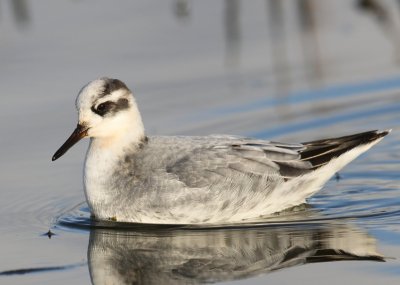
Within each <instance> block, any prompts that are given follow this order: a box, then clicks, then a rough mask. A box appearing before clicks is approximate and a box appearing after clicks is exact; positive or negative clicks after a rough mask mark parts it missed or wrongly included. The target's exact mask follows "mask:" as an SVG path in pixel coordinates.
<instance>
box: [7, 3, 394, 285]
mask: <svg viewBox="0 0 400 285" xmlns="http://www.w3.org/2000/svg"><path fill="white" fill-rule="evenodd" d="M283 2H284V3H285V4H278V3H283ZM300 2H301V1H292V2H287V3H286V2H285V1H281V2H278V1H273V0H271V1H248V2H245V1H185V0H177V1H156V2H153V3H150V2H148V1H134V2H124V3H122V2H121V3H118V5H115V3H110V2H109V1H98V2H96V5H93V3H90V2H89V1H67V0H66V1H58V2H57V3H55V2H53V1H41V2H27V1H9V2H4V3H2V7H1V11H2V12H4V13H3V14H4V17H3V14H2V22H1V23H0V33H2V35H3V40H2V43H1V45H0V62H1V65H0V73H1V76H0V86H1V93H0V94H1V96H2V106H3V108H2V112H0V129H1V130H2V136H0V146H1V150H2V152H1V155H2V159H1V162H0V170H1V171H0V181H1V185H2V186H1V191H0V197H1V198H0V256H1V257H2V258H0V283H1V284H3V283H4V284H54V283H58V284H91V283H92V284H132V283H134V284H197V283H204V282H206V283H209V282H221V283H224V284H229V283H231V282H233V281H235V284H241V283H242V284H266V283H268V284H269V283H271V284H288V283H294V282H296V283H301V284H303V283H304V284H320V283H321V280H323V282H324V284H325V283H326V284H338V283H342V284H350V283H352V284H363V285H365V284H377V283H378V282H379V283H384V284H398V280H399V278H400V270H399V268H400V264H399V260H400V222H399V217H400V184H399V177H400V176H399V171H400V143H399V142H400V129H399V127H398V125H399V123H400V112H399V111H400V68H399V66H398V61H397V56H398V55H397V48H398V47H397V46H396V42H397V41H396V39H397V38H396V37H397V34H400V33H396V31H397V30H396V29H397V27H396V25H395V24H393V23H394V22H393V21H392V20H390V21H388V23H392V24H390V25H393V26H392V27H391V28H390V29H388V30H385V29H387V27H388V26H387V25H386V26H385V25H384V26H381V24H380V22H378V21H376V20H375V18H374V16H373V15H374V14H373V12H372V13H370V12H368V13H366V12H365V10H357V9H356V7H357V6H355V5H353V4H352V3H350V2H349V1H330V2H328V1H325V2H323V3H322V2H321V4H318V5H316V6H315V4H313V5H311V6H308V8H305V10H301V11H303V12H301V11H300V10H298V7H299V6H298V5H297V4H299V3H300ZM347 2H349V3H347ZM301 3H303V4H304V3H305V2H301ZM301 3H300V4H301ZM382 3H383V2H382ZM280 5H283V6H282V7H281V6H280ZM381 5H383V6H382V7H383V9H389V10H388V11H391V12H392V13H394V14H395V15H397V14H396V13H399V12H398V11H399V9H398V8H396V7H397V6H396V5H397V2H396V1H385V3H384V4H381ZM303 8H304V7H303ZM307 9H308V10H307ZM313 9H315V10H313ZM16 11H19V12H16ZM299 11H300V12H299ZM312 11H314V12H315V11H318V13H317V14H315V15H325V17H322V18H320V16H318V17H317V18H316V19H317V22H316V24H315V25H316V26H315V27H308V28H307V27H304V26H301V24H299V23H301V21H300V22H299V21H297V20H299V19H300V18H301V17H309V15H311V14H310V13H313V12H312ZM326 11H335V13H332V14H330V13H329V15H326V14H324V13H327V12H326ZM271 12H272V13H271ZM302 13H303V14H302ZM274 14H275V15H278V14H279V15H281V16H282V17H277V18H274V17H272V16H271V15H274ZM91 15H96V17H91ZM332 15H334V16H332ZM387 15H392V14H390V13H388V14H387ZM328 16H329V17H328ZM388 17H389V16H388ZM390 17H391V16H390ZM272 18H273V19H272ZM71 19H73V20H71ZM204 19H206V21H205V20H204ZM280 19H281V20H280ZM296 19H297V20H296ZM324 19H327V20H326V21H325V20H324ZM328 19H330V20H328ZM282 25H284V26H285V27H286V28H285V30H280V29H279V27H281V26H282ZM274 27H275V28H274ZM276 27H278V28H276ZM310 31H311V32H310ZM393 31H395V32H393ZM397 32H399V31H397ZM312 35H314V36H315V37H314V36H312ZM103 75H107V76H112V77H117V78H120V79H122V80H124V81H125V82H126V83H127V84H128V85H129V86H130V87H132V89H133V91H134V93H135V96H136V99H137V101H138V103H139V108H140V110H141V112H142V115H143V119H144V123H145V126H146V129H147V132H148V133H149V134H163V135H169V134H187V135H193V134H199V135H202V134H216V133H224V134H236V135H245V136H253V137H257V138H262V139H271V140H274V141H288V142H301V141H310V140H313V139H319V138H324V137H334V136H341V135H346V134H351V133H355V132H361V131H365V130H370V129H393V131H392V133H391V134H390V135H389V136H387V137H385V138H384V140H382V141H381V142H380V143H379V144H378V145H376V146H374V147H373V148H372V149H371V150H369V151H368V152H367V153H365V154H363V155H362V156H360V157H359V158H357V159H356V160H355V161H354V162H352V163H351V164H350V165H348V166H347V167H345V168H344V169H343V170H342V171H341V172H340V173H339V175H338V176H337V177H334V178H332V179H331V180H330V181H329V182H328V183H327V184H326V185H325V187H324V188H323V189H322V190H321V191H320V192H318V193H317V194H316V195H314V196H313V197H311V198H310V199H309V200H308V201H307V204H305V205H300V206H298V207H296V208H295V209H292V210H290V211H285V212H282V213H279V214H276V215H274V216H271V217H268V218H266V219H265V220H263V221H260V222H259V223H253V224H247V225H244V226H243V225H242V226H237V225H229V226H226V227H214V228H210V227H209V228H193V227H176V226H165V227H159V226H154V225H132V224H120V223H113V222H96V221H93V220H92V219H91V218H90V213H89V210H88V208H87V205H86V204H85V199H84V194H83V189H82V188H83V186H82V165H83V158H84V154H85V151H86V147H87V142H82V143H79V144H78V145H76V146H75V147H74V148H73V149H71V150H70V151H69V152H68V154H67V155H65V156H64V157H63V158H62V159H61V160H59V161H57V162H51V155H52V154H53V153H54V151H55V150H56V149H57V148H58V147H59V146H60V144H61V143H62V142H63V140H65V138H66V137H67V136H68V135H69V134H70V132H71V131H72V129H73V127H74V126H75V124H76V120H77V118H76V112H75V110H74V99H75V96H76V94H77V92H78V91H79V89H80V88H81V87H82V85H83V84H85V83H86V82H88V81H90V80H92V79H93V78H96V77H98V76H103ZM333 261H339V262H333ZM305 264H307V266H302V265H305Z"/></svg>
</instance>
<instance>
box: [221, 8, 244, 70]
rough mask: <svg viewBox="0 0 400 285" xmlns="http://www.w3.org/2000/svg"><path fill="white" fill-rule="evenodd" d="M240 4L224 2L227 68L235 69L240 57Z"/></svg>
mask: <svg viewBox="0 0 400 285" xmlns="http://www.w3.org/2000/svg"><path fill="white" fill-rule="evenodd" d="M239 18H240V2H239V0H225V42H226V58H227V60H226V62H227V65H228V67H235V66H237V65H238V63H239V57H240V20H239Z"/></svg>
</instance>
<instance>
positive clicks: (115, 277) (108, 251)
mask: <svg viewBox="0 0 400 285" xmlns="http://www.w3.org/2000/svg"><path fill="white" fill-rule="evenodd" d="M88 260H89V270H90V274H91V280H92V282H93V284H188V283H190V284H192V283H193V284H196V283H203V282H207V283H209V282H219V281H228V280H235V279H242V278H249V277H252V276H256V275H259V274H265V273H268V272H271V271H275V270H278V269H283V268H288V267H292V266H295V265H301V264H306V263H312V262H324V261H339V260H375V261H383V257H382V256H381V255H380V254H378V253H377V252H376V242H375V239H374V238H372V237H371V236H369V235H368V234H366V233H365V232H362V231H360V230H359V229H357V228H354V227H351V226H349V225H334V224H325V225H315V224H314V225H306V226H305V225H302V226H301V227H300V226H282V227H279V228H278V227H258V228H244V229H217V230H216V229H213V230H182V229H181V230H176V229H175V230H166V229H163V230H154V229H153V230H148V229H138V230H136V229H135V230H130V231H126V230H120V231H115V230H110V229H94V230H92V231H91V234H90V242H89V248H88Z"/></svg>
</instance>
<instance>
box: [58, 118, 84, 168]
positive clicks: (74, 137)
mask: <svg viewBox="0 0 400 285" xmlns="http://www.w3.org/2000/svg"><path fill="white" fill-rule="evenodd" d="M87 131H88V128H86V127H84V126H82V125H80V124H78V125H77V126H76V129H75V130H74V132H73V133H72V134H71V136H70V137H69V138H68V139H67V140H66V142H65V143H64V144H63V145H62V146H61V147H60V148H59V149H58V150H57V151H56V153H55V154H54V155H53V158H52V161H54V160H56V159H58V158H59V157H61V156H62V155H64V153H66V152H67V151H68V150H69V149H70V148H71V147H72V146H73V145H74V144H76V143H77V142H78V141H80V140H81V139H83V138H84V137H86V136H87Z"/></svg>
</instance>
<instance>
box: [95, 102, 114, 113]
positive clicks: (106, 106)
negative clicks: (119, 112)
mask: <svg viewBox="0 0 400 285" xmlns="http://www.w3.org/2000/svg"><path fill="white" fill-rule="evenodd" d="M113 104H114V103H113V102H111V101H107V102H104V103H101V104H99V105H98V106H97V107H94V106H93V107H92V111H93V112H94V113H96V114H97V115H100V116H104V115H105V114H106V113H108V112H109V111H110V110H111V109H112V108H113Z"/></svg>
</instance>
